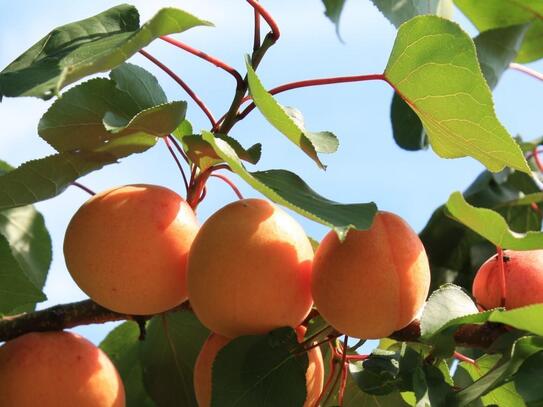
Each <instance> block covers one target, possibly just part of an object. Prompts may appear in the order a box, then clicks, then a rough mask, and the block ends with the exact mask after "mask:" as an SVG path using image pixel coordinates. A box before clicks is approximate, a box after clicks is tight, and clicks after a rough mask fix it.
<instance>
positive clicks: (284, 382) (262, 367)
mask: <svg viewBox="0 0 543 407" xmlns="http://www.w3.org/2000/svg"><path fill="white" fill-rule="evenodd" d="M298 346H299V344H298V341H297V339H296V333H295V332H294V330H293V329H292V328H279V329H276V330H274V331H272V332H270V333H269V334H267V335H254V336H240V337H238V338H235V339H233V340H232V341H230V342H228V343H227V344H226V345H225V346H224V347H223V348H222V349H221V350H220V351H219V352H218V354H217V357H216V359H215V362H214V363H213V379H212V386H211V389H212V396H211V405H212V406H238V407H252V406H266V405H267V406H289V405H290V406H301V405H303V403H304V400H305V399H306V397H307V390H306V379H305V374H306V370H307V367H308V358H307V353H299V352H298V353H297V352H295V350H296V348H297V347H298Z"/></svg>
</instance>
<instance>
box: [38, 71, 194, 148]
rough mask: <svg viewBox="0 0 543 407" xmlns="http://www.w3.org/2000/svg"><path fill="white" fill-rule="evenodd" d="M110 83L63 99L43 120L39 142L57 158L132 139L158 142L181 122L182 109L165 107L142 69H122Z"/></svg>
mask: <svg viewBox="0 0 543 407" xmlns="http://www.w3.org/2000/svg"><path fill="white" fill-rule="evenodd" d="M111 78H112V79H105V78H97V79H92V80H90V81H87V82H84V83H82V84H80V85H78V86H76V87H74V88H72V89H70V90H68V91H67V92H66V93H64V94H63V95H62V98H59V99H58V100H56V101H55V103H53V104H52V105H51V107H50V108H49V110H48V111H47V112H46V113H45V114H44V115H43V117H42V118H41V120H40V122H39V125H38V133H39V134H40V136H41V137H42V138H43V139H44V140H45V141H47V142H48V143H49V144H50V145H51V146H53V147H54V148H55V149H56V150H57V151H59V152H65V151H73V150H93V151H94V150H96V149H99V148H102V147H103V148H105V147H106V146H107V143H109V142H111V140H113V139H117V138H121V137H126V136H131V135H136V134H140V135H146V136H148V137H149V138H150V140H153V141H156V139H155V138H156V137H157V136H164V135H167V134H169V133H171V132H172V131H174V130H175V129H176V128H177V126H178V125H179V124H180V123H181V122H182V121H183V119H184V118H185V112H186V103H185V102H171V103H167V99H166V96H165V95H164V92H163V90H162V88H161V87H160V85H159V84H158V82H157V81H156V79H155V77H154V76H153V75H151V74H150V73H149V72H147V71H146V70H144V69H143V68H140V67H137V66H135V65H131V64H123V65H121V66H119V67H118V68H116V69H114V70H113V71H112V72H111ZM150 144H151V145H153V144H154V142H153V143H150ZM135 152H140V151H135Z"/></svg>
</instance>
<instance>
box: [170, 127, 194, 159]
mask: <svg viewBox="0 0 543 407" xmlns="http://www.w3.org/2000/svg"><path fill="white" fill-rule="evenodd" d="M168 140H170V142H171V143H172V144H173V145H174V147H175V149H176V150H177V152H178V153H179V155H180V156H181V157H183V160H185V162H186V163H187V164H189V165H190V164H191V163H190V160H189V158H188V157H187V154H186V153H185V151H184V150H183V148H182V147H181V146H180V145H179V143H178V142H177V140H176V139H175V137H174V136H172V135H171V134H169V135H168Z"/></svg>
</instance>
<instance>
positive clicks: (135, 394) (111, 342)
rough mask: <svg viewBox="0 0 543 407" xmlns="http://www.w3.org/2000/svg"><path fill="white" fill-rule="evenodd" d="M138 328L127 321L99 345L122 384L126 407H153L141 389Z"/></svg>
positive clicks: (141, 370)
mask: <svg viewBox="0 0 543 407" xmlns="http://www.w3.org/2000/svg"><path fill="white" fill-rule="evenodd" d="M139 334H140V331H139V328H138V325H137V324H136V323H135V322H133V321H127V322H125V323H123V324H121V325H119V326H118V327H117V328H115V329H114V330H112V331H111V332H110V333H109V334H108V336H107V337H106V338H105V339H104V340H103V341H102V343H100V348H101V349H102V350H103V351H104V352H106V353H107V355H108V356H109V358H110V359H111V361H112V362H113V364H114V365H115V367H116V368H117V371H118V372H119V375H120V376H121V379H122V380H123V383H124V388H125V393H126V406H127V407H153V406H154V404H153V402H152V401H151V399H150V398H149V395H148V394H147V392H146V391H145V388H144V387H143V366H142V363H141V360H140V348H141V347H142V342H141V341H140V340H139Z"/></svg>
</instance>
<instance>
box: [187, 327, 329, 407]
mask: <svg viewBox="0 0 543 407" xmlns="http://www.w3.org/2000/svg"><path fill="white" fill-rule="evenodd" d="M304 332H305V328H304V327H301V326H300V327H298V328H296V333H297V334H298V341H299V342H301V341H302V340H303V336H304ZM230 341H231V339H229V338H226V337H224V336H221V335H218V334H211V335H210V336H209V338H208V339H207V340H206V341H205V342H204V345H203V346H202V349H201V350H200V353H199V354H198V358H197V359H196V364H195V365H194V392H195V394H196V401H197V402H198V406H199V407H209V406H210V405H211V384H212V368H213V362H214V361H215V358H216V357H217V354H218V353H219V351H220V350H221V349H222V348H223V347H224V346H226V344H227V343H228V342H230ZM307 357H308V359H309V364H308V367H307V371H306V373H305V380H306V386H307V398H306V400H305V403H304V407H313V406H314V405H315V402H316V401H317V400H318V398H319V396H320V394H321V392H322V386H323V382H324V365H323V360H322V353H321V350H320V348H319V347H316V348H313V349H311V350H309V352H307Z"/></svg>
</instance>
